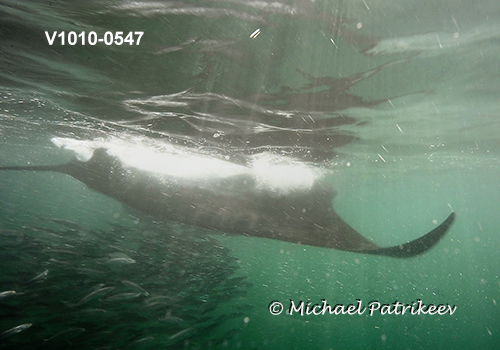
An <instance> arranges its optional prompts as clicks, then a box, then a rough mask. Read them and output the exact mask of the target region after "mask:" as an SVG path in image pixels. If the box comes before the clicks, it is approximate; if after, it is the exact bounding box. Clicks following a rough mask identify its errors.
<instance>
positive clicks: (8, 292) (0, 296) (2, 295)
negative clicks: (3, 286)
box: [0, 290, 17, 299]
mask: <svg viewBox="0 0 500 350" xmlns="http://www.w3.org/2000/svg"><path fill="white" fill-rule="evenodd" d="M16 294H17V292H16V291H15V290H6V291H5V292H1V293H0V299H3V298H7V297H10V296H12V295H16Z"/></svg>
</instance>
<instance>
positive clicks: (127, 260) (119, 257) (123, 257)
mask: <svg viewBox="0 0 500 350" xmlns="http://www.w3.org/2000/svg"><path fill="white" fill-rule="evenodd" d="M109 256H110V257H111V259H109V260H108V261H107V262H108V263H110V262H111V263H121V264H135V260H134V259H132V258H131V257H130V256H128V255H127V254H124V253H111V254H109Z"/></svg>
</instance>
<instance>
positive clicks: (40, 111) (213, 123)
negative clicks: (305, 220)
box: [0, 0, 500, 349]
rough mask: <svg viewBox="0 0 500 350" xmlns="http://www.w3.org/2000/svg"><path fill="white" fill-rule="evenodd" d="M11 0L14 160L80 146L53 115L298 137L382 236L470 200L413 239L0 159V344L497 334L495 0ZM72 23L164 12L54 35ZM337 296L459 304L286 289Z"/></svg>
mask: <svg viewBox="0 0 500 350" xmlns="http://www.w3.org/2000/svg"><path fill="white" fill-rule="evenodd" d="M0 15H1V16H0V37H1V38H2V39H1V41H0V62H1V64H0V166H7V165H28V164H30V165H35V164H62V163H65V162H67V161H69V160H71V159H73V158H74V152H72V151H71V150H67V149H61V148H59V147H57V146H56V145H55V144H54V142H53V141H51V140H52V139H53V138H59V139H64V140H72V141H78V142H93V143H94V144H98V143H99V142H102V144H104V145H107V146H109V145H111V144H113V142H115V141H116V140H120V142H125V143H127V142H128V143H129V144H130V145H131V146H142V145H147V146H151V145H153V146H154V147H157V149H160V150H165V149H170V148H168V147H171V146H173V147H175V151H176V152H178V154H182V155H184V156H186V157H187V155H190V154H192V153H195V154H197V155H201V156H203V157H207V158H210V157H213V158H216V159H219V160H227V161H231V162H234V163H237V164H240V165H241V164H243V165H245V164H249V163H250V162H251V161H252V160H253V159H254V157H257V156H259V155H266V156H269V157H271V158H270V159H272V160H273V161H274V162H288V161H289V160H290V159H293V160H294V161H295V162H299V163H300V164H304V165H307V166H308V167H311V168H313V169H315V170H316V171H318V173H321V174H322V175H324V176H325V177H326V178H327V182H328V183H329V184H331V186H332V188H335V190H336V192H337V194H336V196H335V197H334V198H332V204H333V207H334V208H335V211H336V212H337V213H338V214H339V215H340V216H341V217H342V218H343V219H344V220H345V221H346V222H348V223H349V224H350V225H352V226H353V227H354V228H355V229H356V230H357V231H359V232H360V233H361V234H362V235H363V236H365V237H367V238H368V239H370V240H373V241H374V242H375V243H377V244H380V245H381V246H393V245H397V244H401V243H403V242H407V241H410V240H413V239H416V238H417V237H420V236H421V235H423V234H424V233H426V232H429V231H430V230H432V229H433V228H434V227H436V225H437V224H439V223H441V222H442V221H443V220H444V219H445V218H446V217H447V216H448V215H449V214H450V212H451V211H454V212H455V213H456V220H455V223H454V224H453V226H452V227H451V229H450V230H449V232H448V233H447V234H446V236H445V237H444V238H443V240H442V241H441V242H439V244H438V245H436V246H435V247H434V248H433V249H431V250H430V251H428V252H426V253H425V254H423V255H421V256H418V257H415V258H411V259H395V258H389V257H378V256H369V255H363V254H355V253H349V252H343V251H337V250H329V249H325V248H315V247H309V246H303V245H295V244H290V243H286V242H280V241H273V240H267V239H261V238H252V237H244V236H235V235H232V234H231V232H211V231H206V230H202V229H199V228H195V227H190V226H187V225H182V224H179V223H175V222H170V221H167V220H159V219H158V218H154V217H149V216H147V215H145V214H143V213H139V212H137V211H134V210H133V209H130V208H127V207H125V206H123V205H122V204H121V203H119V202H117V201H115V200H113V199H111V198H108V197H106V196H104V195H101V194H98V193H95V192H93V191H91V190H89V189H88V188H87V187H86V186H85V185H84V184H82V183H80V182H78V181H77V180H74V179H72V178H70V177H69V176H66V175H62V174H55V173H34V172H3V173H1V174H0V293H2V292H5V294H0V334H1V335H0V349H34V348H50V349H205V348H212V349H309V348H310V349H423V348H425V349H427V348H429V349H464V348H465V349H467V348H473V347H474V348H482V349H495V348H498V347H499V346H498V345H497V344H498V343H499V340H500V336H499V334H500V310H499V306H498V305H497V304H498V303H500V295H499V292H500V280H499V275H498V268H499V259H498V251H499V249H500V238H499V234H498V232H499V231H498V230H499V229H498V228H499V227H500V219H499V217H498V212H499V209H500V206H499V201H498V198H500V193H499V192H500V181H499V179H498V173H499V170H500V166H499V164H500V163H499V159H500V142H499V136H498V135H500V127H499V122H498V110H499V109H498V107H499V104H498V92H499V90H500V89H499V87H500V85H499V83H498V82H499V81H500V80H499V63H498V62H499V61H498V57H499V54H500V48H499V46H498V43H499V38H500V34H499V33H500V13H499V7H498V5H497V4H496V3H494V2H492V1H480V2H468V3H463V2H455V1H444V0H443V1H409V2H405V3H400V2H384V3H381V2H375V1H368V0H364V1H363V0H361V1H349V2H345V1H318V0H316V1H299V0H296V1H283V2H270V1H259V2H253V1H237V0H232V1H217V2H213V1H186V2H181V1H173V2H168V3H166V2H165V3H164V2H129V1H109V2H97V1H89V2H85V4H83V3H78V2H62V1H51V2H48V1H47V2H24V3H18V2H14V1H7V2H5V3H4V4H2V5H0ZM62 30H65V31H75V32H78V33H79V32H82V31H87V32H88V31H92V30H94V31H96V32H97V33H100V34H102V33H104V32H105V31H112V32H116V31H124V32H129V31H144V32H145V34H144V37H143V41H142V43H141V45H139V46H117V45H111V46H106V45H103V44H101V45H96V46H92V47H91V46H82V45H75V46H68V45H65V46H62V45H54V46H50V45H48V43H47V40H46V37H45V34H44V31H49V32H52V31H62ZM183 152H184V153H183ZM286 164H288V163H286ZM175 166H177V165H176V164H172V167H175ZM283 181H285V180H283ZM66 220H68V221H66ZM106 288H107V289H106ZM11 291H15V293H13V292H11ZM96 291H97V293H95V294H92V293H94V292H96ZM322 299H325V300H326V301H327V302H328V303H329V304H331V305H335V304H342V305H345V306H347V305H348V304H356V303H357V300H360V301H361V302H362V304H363V305H364V306H367V305H368V304H369V303H370V302H371V301H379V302H380V303H382V304H392V303H394V302H400V303H402V304H412V303H413V302H415V301H416V300H418V299H420V300H422V302H423V303H424V304H435V305H438V304H449V305H451V306H453V305H454V306H456V311H455V312H454V313H453V315H450V314H444V315H411V314H409V315H408V314H406V315H382V314H381V313H377V312H376V313H375V314H374V315H373V316H370V315H368V312H365V313H364V314H361V315H360V314H355V315H328V314H326V315H305V316H300V315H297V314H294V315H288V314H287V313H286V311H283V312H282V313H281V314H280V315H276V316H275V315H271V313H270V312H269V309H268V307H269V304H270V303H271V302H273V301H279V302H281V303H282V304H283V305H284V307H285V309H287V308H288V306H289V305H290V300H293V301H294V302H295V303H298V302H300V301H304V302H308V301H311V303H313V304H314V303H321V300H322ZM23 325H24V326H23ZM28 325H29V326H28ZM18 326H20V327H18ZM15 327H18V328H15Z"/></svg>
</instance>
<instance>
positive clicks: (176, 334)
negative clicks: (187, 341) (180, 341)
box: [168, 327, 193, 340]
mask: <svg viewBox="0 0 500 350" xmlns="http://www.w3.org/2000/svg"><path fill="white" fill-rule="evenodd" d="M192 329H193V328H192V327H189V328H186V329H183V330H182V331H180V332H177V333H175V334H173V335H171V336H170V337H168V340H172V339H175V338H177V337H180V336H181V335H183V334H185V333H187V332H189V331H191V330H192Z"/></svg>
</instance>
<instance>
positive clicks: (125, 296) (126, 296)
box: [104, 293, 144, 302]
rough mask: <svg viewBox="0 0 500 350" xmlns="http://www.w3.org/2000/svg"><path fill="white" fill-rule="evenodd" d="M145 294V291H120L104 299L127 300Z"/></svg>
mask: <svg viewBox="0 0 500 350" xmlns="http://www.w3.org/2000/svg"><path fill="white" fill-rule="evenodd" d="M142 295H144V294H143V293H119V294H115V295H112V296H110V297H109V298H106V299H104V301H106V302H107V301H125V300H132V299H136V298H138V297H140V296H142Z"/></svg>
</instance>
